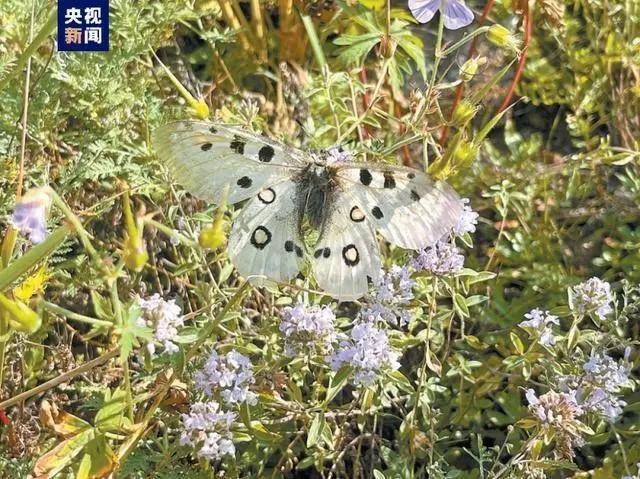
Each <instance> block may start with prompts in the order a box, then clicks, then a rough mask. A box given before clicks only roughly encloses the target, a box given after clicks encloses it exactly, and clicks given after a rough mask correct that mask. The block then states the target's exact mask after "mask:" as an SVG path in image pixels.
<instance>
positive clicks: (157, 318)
mask: <svg viewBox="0 0 640 479" xmlns="http://www.w3.org/2000/svg"><path fill="white" fill-rule="evenodd" d="M138 303H139V304H140V309H141V310H142V315H141V316H140V318H138V325H139V326H142V327H145V326H146V327H148V328H150V329H152V330H153V335H154V339H155V341H157V342H159V343H161V344H162V346H163V348H164V352H167V353H176V352H178V346H177V345H176V344H175V342H174V341H175V340H176V339H177V337H178V328H180V327H182V326H184V317H183V316H182V311H181V310H180V306H178V305H177V304H176V303H175V301H174V300H170V301H165V300H164V299H163V298H162V297H161V296H160V295H159V294H154V295H153V296H151V297H150V298H148V299H142V298H139V299H138ZM146 348H147V351H149V354H151V355H152V356H153V355H154V354H155V352H156V344H155V342H149V343H147V345H146Z"/></svg>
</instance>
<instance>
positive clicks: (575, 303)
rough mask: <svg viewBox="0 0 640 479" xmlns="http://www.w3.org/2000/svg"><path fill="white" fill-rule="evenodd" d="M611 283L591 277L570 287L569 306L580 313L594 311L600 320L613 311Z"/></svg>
mask: <svg viewBox="0 0 640 479" xmlns="http://www.w3.org/2000/svg"><path fill="white" fill-rule="evenodd" d="M612 301H613V294H612V293H611V285H610V284H609V283H607V282H606V281H602V280H601V279H600V278H590V279H588V280H587V281H585V282H584V283H580V284H578V285H576V286H574V287H573V288H570V289H569V306H570V307H571V309H572V310H573V311H575V312H577V313H578V314H587V313H594V314H595V315H596V316H598V318H600V320H604V319H605V317H606V316H607V315H608V314H609V313H611V311H613V308H612V307H611V302H612Z"/></svg>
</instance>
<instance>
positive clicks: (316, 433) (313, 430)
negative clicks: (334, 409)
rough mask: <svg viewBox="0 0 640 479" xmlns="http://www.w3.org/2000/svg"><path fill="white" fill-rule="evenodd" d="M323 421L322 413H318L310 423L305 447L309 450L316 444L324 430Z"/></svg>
mask: <svg viewBox="0 0 640 479" xmlns="http://www.w3.org/2000/svg"><path fill="white" fill-rule="evenodd" d="M324 425H325V419H324V413H322V412H318V413H316V415H315V416H314V418H313V421H311V426H309V433H308V434H307V447H308V448H311V447H313V446H315V445H316V444H318V441H319V439H320V437H321V433H322V430H323V429H324Z"/></svg>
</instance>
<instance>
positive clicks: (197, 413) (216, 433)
mask: <svg viewBox="0 0 640 479" xmlns="http://www.w3.org/2000/svg"><path fill="white" fill-rule="evenodd" d="M235 419H236V414H235V413H233V412H228V411H226V412H225V411H223V410H221V409H220V405H219V404H218V403H217V402H215V401H209V402H197V403H194V404H192V405H191V408H190V409H189V413H188V414H183V415H182V433H181V435H180V444H181V445H187V446H191V447H193V448H197V455H198V456H199V457H202V458H203V459H208V460H210V461H216V460H218V459H221V458H222V456H225V455H229V456H233V455H234V454H235V452H236V448H235V446H234V445H233V434H232V433H231V426H232V425H233V422H234V421H235Z"/></svg>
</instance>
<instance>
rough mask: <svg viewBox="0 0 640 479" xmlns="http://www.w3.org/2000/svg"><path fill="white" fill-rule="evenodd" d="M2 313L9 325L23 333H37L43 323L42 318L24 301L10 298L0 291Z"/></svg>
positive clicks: (0, 310)
mask: <svg viewBox="0 0 640 479" xmlns="http://www.w3.org/2000/svg"><path fill="white" fill-rule="evenodd" d="M0 313H1V314H2V315H3V316H4V317H5V318H6V319H7V321H8V322H9V326H10V327H11V328H13V329H15V330H16V331H20V332H22V333H28V334H31V333H35V332H36V331H37V330H38V329H40V326H41V325H42V318H40V316H39V315H38V313H36V312H35V311H33V310H32V309H31V308H30V307H29V306H27V305H26V304H24V303H23V302H22V301H15V300H12V299H9V298H8V297H6V296H5V295H4V294H1V293H0Z"/></svg>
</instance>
